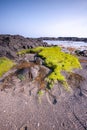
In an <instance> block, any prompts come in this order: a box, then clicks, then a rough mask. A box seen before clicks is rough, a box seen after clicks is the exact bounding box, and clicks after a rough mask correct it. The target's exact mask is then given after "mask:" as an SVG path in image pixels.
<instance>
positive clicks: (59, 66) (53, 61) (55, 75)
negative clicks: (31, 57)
mask: <svg viewBox="0 0 87 130" xmlns="http://www.w3.org/2000/svg"><path fill="white" fill-rule="evenodd" d="M26 53H37V55H38V56H40V57H41V58H42V59H43V60H44V64H45V65H46V66H47V67H49V68H50V69H52V72H51V73H50V74H49V75H48V77H47V78H46V80H47V82H48V84H49V87H50V88H51V87H52V86H53V83H54V82H55V81H57V80H58V81H60V82H62V83H63V85H64V86H65V88H66V89H67V88H68V84H67V80H66V78H65V76H64V75H63V74H62V72H63V71H65V72H72V71H73V69H77V68H81V65H80V62H79V61H78V58H77V57H75V56H73V55H71V54H68V53H64V52H62V51H61V48H60V47H58V46H54V47H36V48H32V49H27V50H22V51H21V52H19V54H26Z"/></svg>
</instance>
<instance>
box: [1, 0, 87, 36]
mask: <svg viewBox="0 0 87 130" xmlns="http://www.w3.org/2000/svg"><path fill="white" fill-rule="evenodd" d="M0 34H19V35H23V36H26V37H42V36H52V37H53V36H54V37H59V36H77V37H87V0H0Z"/></svg>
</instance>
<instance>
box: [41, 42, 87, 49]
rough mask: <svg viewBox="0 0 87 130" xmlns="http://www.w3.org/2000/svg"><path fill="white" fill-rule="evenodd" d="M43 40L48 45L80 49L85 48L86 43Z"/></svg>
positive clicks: (86, 46)
mask: <svg viewBox="0 0 87 130" xmlns="http://www.w3.org/2000/svg"><path fill="white" fill-rule="evenodd" d="M43 41H44V42H47V43H48V44H50V45H52V44H53V45H58V46H64V47H74V48H77V49H81V50H84V49H85V50H87V43H86V42H76V41H59V40H56V41H54V40H43Z"/></svg>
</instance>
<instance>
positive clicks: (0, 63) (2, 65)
mask: <svg viewBox="0 0 87 130" xmlns="http://www.w3.org/2000/svg"><path fill="white" fill-rule="evenodd" d="M13 65H14V63H13V61H11V60H10V59H8V58H6V57H0V77H2V76H3V74H4V73H6V72H7V71H9V70H10V69H11V68H12V67H13Z"/></svg>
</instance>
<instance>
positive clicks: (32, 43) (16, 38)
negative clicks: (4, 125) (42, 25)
mask: <svg viewBox="0 0 87 130" xmlns="http://www.w3.org/2000/svg"><path fill="white" fill-rule="evenodd" d="M37 46H48V44H47V43H44V42H43V40H41V39H38V38H25V37H23V36H20V35H0V56H7V57H8V58H11V59H14V58H15V57H16V53H17V52H18V51H19V50H21V49H29V48H34V47H37ZM13 53H14V54H13Z"/></svg>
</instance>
